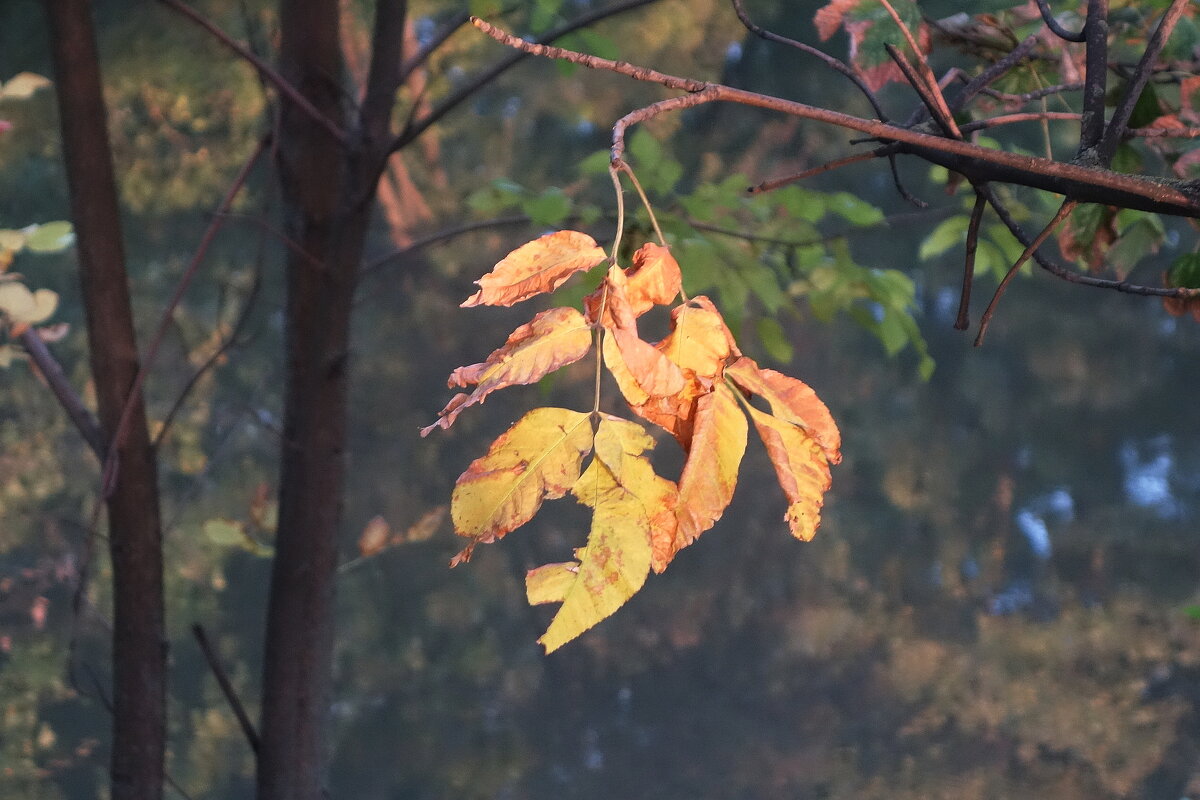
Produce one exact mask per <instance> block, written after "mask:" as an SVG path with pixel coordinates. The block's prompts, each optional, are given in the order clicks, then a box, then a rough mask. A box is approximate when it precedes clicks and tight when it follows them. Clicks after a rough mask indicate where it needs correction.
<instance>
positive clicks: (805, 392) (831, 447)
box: [725, 357, 842, 464]
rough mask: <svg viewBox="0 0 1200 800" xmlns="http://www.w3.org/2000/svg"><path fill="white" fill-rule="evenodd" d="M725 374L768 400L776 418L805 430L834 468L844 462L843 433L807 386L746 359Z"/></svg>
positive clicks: (738, 362)
mask: <svg viewBox="0 0 1200 800" xmlns="http://www.w3.org/2000/svg"><path fill="white" fill-rule="evenodd" d="M725 374H726V375H728V376H729V377H730V378H732V379H733V382H734V383H736V384H737V385H738V386H739V387H741V388H742V389H743V390H745V391H747V392H750V393H751V394H756V395H758V396H759V397H762V398H763V399H764V400H766V401H767V403H769V404H770V406H771V413H773V414H774V415H775V416H776V417H778V418H779V419H781V420H783V421H785V422H790V423H792V424H793V425H798V426H799V427H801V428H803V429H804V430H805V431H806V432H807V433H808V435H809V436H811V437H812V438H813V440H814V441H816V443H817V444H818V445H820V446H821V449H822V450H823V451H824V453H825V457H826V458H827V459H829V462H830V463H831V464H837V463H838V462H840V461H841V460H842V453H841V447H842V433H841V431H839V430H838V426H837V423H836V422H834V421H833V415H832V414H830V413H829V408H828V407H827V406H826V405H825V404H824V403H823V402H821V398H819V397H817V393H816V392H814V391H813V390H812V389H811V388H810V387H809V386H808V384H806V383H804V382H803V381H800V380H797V379H796V378H792V377H789V376H787V375H784V374H783V373H780V372H776V371H775V370H773V369H763V368H762V367H760V366H758V364H756V363H755V362H754V361H753V360H752V359H749V358H745V357H743V358H739V359H738V360H737V361H735V362H733V363H732V364H730V365H729V366H728V367H726V369H725Z"/></svg>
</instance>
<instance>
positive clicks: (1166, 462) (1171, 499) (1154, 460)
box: [1120, 434, 1183, 519]
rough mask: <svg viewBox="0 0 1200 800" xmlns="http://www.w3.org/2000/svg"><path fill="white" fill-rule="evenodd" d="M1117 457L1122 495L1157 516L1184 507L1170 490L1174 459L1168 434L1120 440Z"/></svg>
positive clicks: (1168, 516)
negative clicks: (1122, 484) (1122, 478)
mask: <svg viewBox="0 0 1200 800" xmlns="http://www.w3.org/2000/svg"><path fill="white" fill-rule="evenodd" d="M1120 461H1121V469H1122V470H1123V471H1124V473H1125V479H1124V489H1125V497H1126V499H1127V501H1128V502H1129V503H1130V504H1131V505H1133V506H1136V507H1137V508H1146V509H1149V510H1151V511H1153V512H1154V514H1155V515H1156V516H1158V517H1159V518H1160V519H1172V518H1175V517H1178V516H1181V515H1182V514H1183V507H1182V505H1180V503H1179V501H1178V500H1177V499H1176V497H1175V494H1174V492H1173V491H1172V490H1171V483H1172V480H1173V476H1172V471H1173V470H1174V469H1175V459H1174V457H1173V456H1172V455H1171V437H1170V435H1169V434H1162V435H1161V436H1156V437H1154V438H1152V439H1149V440H1147V441H1144V442H1141V443H1137V442H1134V441H1126V442H1124V443H1122V445H1121V451H1120Z"/></svg>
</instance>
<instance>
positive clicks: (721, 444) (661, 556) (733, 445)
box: [653, 383, 749, 572]
mask: <svg viewBox="0 0 1200 800" xmlns="http://www.w3.org/2000/svg"><path fill="white" fill-rule="evenodd" d="M748 429H749V426H748V425H747V423H746V415H745V414H744V413H742V409H741V407H740V405H739V403H738V400H737V398H736V397H735V396H734V394H733V391H732V390H731V389H729V387H728V386H726V385H725V384H724V383H720V384H717V386H716V388H715V390H714V391H712V392H709V393H708V394H706V395H704V396H703V397H701V398H700V399H699V400H698V401H697V403H696V420H695V432H694V433H693V435H692V441H691V448H690V450H689V451H688V457H687V462H686V463H685V464H684V465H683V473H682V474H681V475H680V477H679V507H678V509H677V511H676V515H677V518H678V527H677V529H676V531H675V538H674V541H673V542H670V543H667V542H664V541H662V540H661V539H660V538H659V537H655V540H654V544H655V548H654V561H653V566H654V570H655V571H656V572H662V571H663V570H664V569H666V567H667V564H669V563H670V561H671V559H672V558H674V556H675V553H677V552H678V551H680V550H682V549H683V548H684V547H687V546H688V545H689V544H691V543H692V542H694V541H696V538H697V537H699V536H700V534H702V533H704V532H705V531H706V530H708V529H709V528H711V527H712V526H713V525H714V524H715V523H716V521H717V520H719V519H720V518H721V515H722V514H724V513H725V509H726V508H727V507H728V506H729V502H730V501H731V500H732V499H733V490H734V489H735V488H736V487H737V477H738V467H739V466H740V465H741V463H742V456H743V455H744V454H745V452H746V437H747V431H748Z"/></svg>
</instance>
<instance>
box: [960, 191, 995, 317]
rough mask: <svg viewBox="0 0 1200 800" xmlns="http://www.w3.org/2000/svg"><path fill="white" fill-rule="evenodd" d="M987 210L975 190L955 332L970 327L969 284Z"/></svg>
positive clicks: (985, 202)
mask: <svg viewBox="0 0 1200 800" xmlns="http://www.w3.org/2000/svg"><path fill="white" fill-rule="evenodd" d="M985 208H987V198H986V197H984V195H983V192H981V191H979V190H978V189H976V190H975V206H974V207H973V208H972V209H971V221H970V223H969V224H968V225H967V248H966V255H965V257H964V258H963V280H962V293H961V294H960V295H959V298H958V317H957V318H956V319H955V320H954V327H955V329H956V330H960V331H965V330H966V329H967V328H969V327H970V326H971V284H972V283H973V282H974V280H975V252H976V251H977V250H978V249H979V224H980V223H981V222H982V221H983V211H984V209H985Z"/></svg>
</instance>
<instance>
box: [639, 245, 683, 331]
mask: <svg viewBox="0 0 1200 800" xmlns="http://www.w3.org/2000/svg"><path fill="white" fill-rule="evenodd" d="M626 277H628V279H629V288H628V292H627V293H628V296H629V304H630V306H632V308H633V313H634V316H637V317H640V316H641V315H642V314H645V313H646V312H647V311H649V310H650V309H651V308H653V307H654V306H656V305H658V306H663V305H667V304H668V303H670V302H671V301H673V300H674V299H675V298H676V297H678V296H679V290H680V289H681V288H682V286H683V274H682V273H681V272H680V270H679V264H678V263H677V262H676V261H675V257H674V256H672V255H671V251H670V250H668V249H667V248H665V247H660V246H659V245H656V244H653V243H650V244H644V245H642V247H641V248H640V249H639V250H638V251H637V252H636V253H634V254H633V268H632V269H630V270H629V272H628V273H627V274H626Z"/></svg>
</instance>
